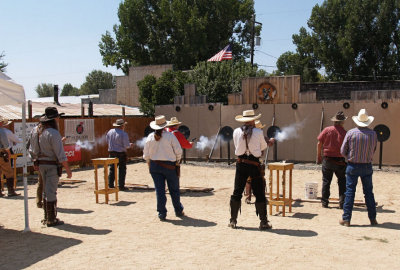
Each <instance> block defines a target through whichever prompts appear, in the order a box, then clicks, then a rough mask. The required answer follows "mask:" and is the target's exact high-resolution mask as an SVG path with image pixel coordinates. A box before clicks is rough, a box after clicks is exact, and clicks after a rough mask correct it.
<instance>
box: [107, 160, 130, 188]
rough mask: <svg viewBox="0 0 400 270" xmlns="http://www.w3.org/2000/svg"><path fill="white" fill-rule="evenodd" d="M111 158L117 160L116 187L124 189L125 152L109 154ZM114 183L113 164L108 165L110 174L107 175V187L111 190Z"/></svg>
mask: <svg viewBox="0 0 400 270" xmlns="http://www.w3.org/2000/svg"><path fill="white" fill-rule="evenodd" d="M109 156H110V157H112V158H118V159H119V162H118V187H119V188H123V187H125V176H126V152H109ZM114 182H115V168H114V164H112V165H110V174H109V175H108V187H110V188H113V187H114Z"/></svg>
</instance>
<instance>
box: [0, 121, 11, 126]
mask: <svg viewBox="0 0 400 270" xmlns="http://www.w3.org/2000/svg"><path fill="white" fill-rule="evenodd" d="M2 123H3V126H8V125H9V124H11V123H12V121H10V120H6V121H3V122H2Z"/></svg>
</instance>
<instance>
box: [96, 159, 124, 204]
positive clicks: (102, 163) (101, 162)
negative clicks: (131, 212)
mask: <svg viewBox="0 0 400 270" xmlns="http://www.w3.org/2000/svg"><path fill="white" fill-rule="evenodd" d="M92 162H93V165H94V181H95V182H94V188H95V191H94V194H96V203H99V194H104V195H106V203H107V204H108V194H112V193H115V200H116V201H118V191H119V189H118V169H117V165H118V162H119V160H118V158H95V159H92ZM111 164H114V172H115V173H114V175H115V182H114V188H109V187H108V165H111ZM98 166H104V189H99V183H98V175H97V167H98Z"/></svg>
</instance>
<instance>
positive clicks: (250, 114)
mask: <svg viewBox="0 0 400 270" xmlns="http://www.w3.org/2000/svg"><path fill="white" fill-rule="evenodd" d="M260 117H261V113H260V114H259V115H255V114H254V110H247V111H243V115H236V116H235V120H236V121H238V122H250V121H254V120H257V119H260Z"/></svg>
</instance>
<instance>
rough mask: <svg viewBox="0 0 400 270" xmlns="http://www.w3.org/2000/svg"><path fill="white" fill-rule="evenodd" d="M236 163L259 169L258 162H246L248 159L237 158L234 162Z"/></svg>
mask: <svg viewBox="0 0 400 270" xmlns="http://www.w3.org/2000/svg"><path fill="white" fill-rule="evenodd" d="M236 162H237V163H246V164H250V165H254V166H257V167H259V166H260V162H258V161H252V160H248V159H244V158H238V159H237V160H236Z"/></svg>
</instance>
